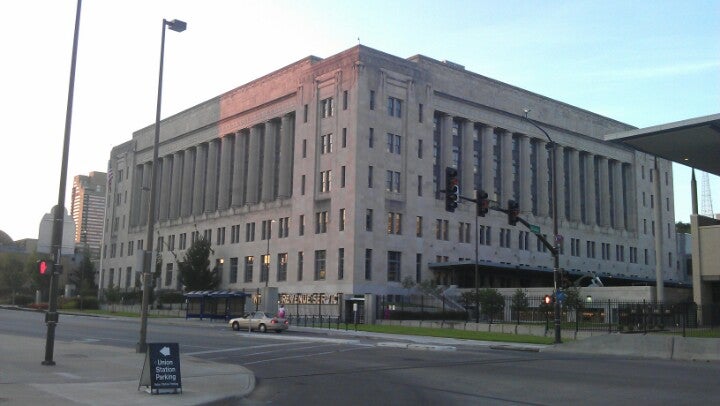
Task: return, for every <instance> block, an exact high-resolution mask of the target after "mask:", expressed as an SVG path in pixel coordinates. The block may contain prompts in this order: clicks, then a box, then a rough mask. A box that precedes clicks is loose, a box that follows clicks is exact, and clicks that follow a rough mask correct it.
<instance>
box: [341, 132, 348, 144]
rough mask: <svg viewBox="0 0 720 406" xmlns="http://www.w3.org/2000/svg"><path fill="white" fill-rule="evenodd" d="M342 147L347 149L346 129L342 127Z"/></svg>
mask: <svg viewBox="0 0 720 406" xmlns="http://www.w3.org/2000/svg"><path fill="white" fill-rule="evenodd" d="M341 142H342V147H343V148H345V147H347V128H345V127H343V129H342V140H341Z"/></svg>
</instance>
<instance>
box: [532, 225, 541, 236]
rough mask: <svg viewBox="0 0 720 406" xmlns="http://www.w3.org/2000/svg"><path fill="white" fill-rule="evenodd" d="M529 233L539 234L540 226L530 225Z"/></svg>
mask: <svg viewBox="0 0 720 406" xmlns="http://www.w3.org/2000/svg"><path fill="white" fill-rule="evenodd" d="M530 231H531V232H532V233H533V234H540V226H536V225H535V224H530Z"/></svg>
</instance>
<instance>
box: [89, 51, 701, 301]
mask: <svg viewBox="0 0 720 406" xmlns="http://www.w3.org/2000/svg"><path fill="white" fill-rule="evenodd" d="M526 108H530V109H531V112H530V117H531V118H533V119H534V120H535V121H536V122H538V123H539V125H540V126H542V127H543V128H544V129H545V130H546V131H547V132H548V133H549V135H550V137H551V138H552V140H553V141H555V142H556V143H557V144H558V145H559V147H558V151H557V157H558V161H557V164H556V165H557V167H556V169H557V174H558V179H557V180H558V199H557V202H556V203H557V205H558V214H559V227H560V234H561V235H562V236H563V244H562V253H561V256H560V266H561V267H562V268H564V269H565V270H567V271H568V272H569V273H570V274H571V275H575V276H579V275H584V274H587V273H593V274H595V275H598V276H600V277H601V278H602V279H603V281H604V282H605V283H606V284H607V283H611V284H612V283H619V284H633V283H640V284H642V283H650V284H652V283H654V280H655V264H656V261H658V260H659V261H660V262H661V265H662V270H663V275H664V279H665V282H666V283H667V284H672V283H681V282H683V281H687V280H688V277H687V275H685V274H682V273H681V272H679V271H678V264H677V261H678V258H677V255H676V240H675V239H676V237H675V220H674V207H673V183H672V167H671V163H670V162H669V161H667V160H662V159H658V160H657V165H658V169H659V170H657V171H656V170H655V169H654V168H655V165H656V159H655V157H654V156H651V155H648V154H645V153H642V152H638V151H635V150H633V149H630V148H628V147H625V146H623V145H620V144H615V143H610V142H606V141H605V140H604V136H605V135H607V134H611V133H617V132H621V131H626V130H629V129H632V128H633V127H631V126H629V125H626V124H623V123H620V122H618V121H615V120H612V119H610V118H606V117H602V116H600V115H597V114H594V113H591V112H588V111H585V110H582V109H579V108H577V107H573V106H570V105H567V104H565V103H562V102H559V101H556V100H552V99H550V98H547V97H544V96H541V95H538V94H535V93H532V92H529V91H526V90H523V89H519V88H517V87H513V86H511V85H508V84H505V83H501V82H498V81H496V80H493V79H490V78H487V77H484V76H481V75H478V74H476V73H473V72H470V71H467V70H465V68H464V67H463V66H461V65H458V64H456V63H452V62H449V61H437V60H434V59H431V58H428V57H425V56H421V55H417V56H413V57H410V58H408V59H402V58H399V57H396V56H393V55H389V54H386V53H383V52H380V51H377V50H374V49H371V48H368V47H365V46H360V45H359V46H356V47H353V48H351V49H348V50H346V51H344V52H341V53H339V54H337V55H334V56H331V57H328V58H325V59H322V58H318V57H314V56H310V57H307V58H305V59H303V60H300V61H298V62H296V63H293V64H291V65H289V66H286V67H284V68H282V69H280V70H277V71H275V72H272V73H270V74H268V75H266V76H264V77H261V78H259V79H257V80H254V81H252V82H250V83H248V84H246V85H243V86H240V87H238V88H236V89H234V90H231V91H229V92H227V93H225V94H222V95H220V96H217V97H215V98H213V99H211V100H208V101H206V102H203V103H201V104H199V105H197V106H195V107H192V108H190V109H188V110H186V111H183V112H181V113H179V114H176V115H174V116H172V117H169V118H167V119H165V120H164V121H163V122H162V123H161V135H160V144H159V156H160V160H159V167H158V170H159V171H160V172H159V178H158V179H159V180H160V182H159V185H160V186H159V187H158V188H157V190H155V191H154V193H157V194H156V199H157V200H156V201H157V203H158V204H157V207H156V209H157V211H156V219H157V223H156V226H155V230H156V231H157V241H156V242H155V247H156V249H158V250H160V253H161V254H162V258H163V260H164V262H163V265H162V267H163V269H162V276H161V278H160V288H162V289H177V288H180V287H181V285H180V283H179V282H178V275H177V264H176V263H175V261H174V259H173V255H172V254H175V255H177V256H178V258H182V255H183V254H184V252H185V250H187V249H188V248H189V247H190V245H191V243H192V241H193V240H194V239H197V238H203V237H204V238H206V239H209V240H210V241H211V243H212V247H213V250H214V254H213V256H212V258H211V266H212V267H215V268H217V269H218V271H220V274H221V277H222V285H221V287H222V288H223V289H237V290H242V289H245V290H253V291H254V290H255V289H256V288H258V287H261V286H266V284H269V285H270V286H277V287H278V289H279V292H281V293H287V294H290V295H294V294H313V293H318V294H325V295H334V294H336V293H344V294H365V293H375V294H402V293H404V292H406V290H405V289H404V288H403V286H402V281H403V280H404V279H406V278H407V277H410V278H412V280H413V281H416V282H418V281H422V280H427V279H433V280H436V281H437V283H438V284H442V285H458V286H460V287H461V288H462V287H471V286H474V273H473V272H472V271H471V270H472V269H473V268H474V263H475V262H474V259H475V241H476V237H475V236H476V231H478V235H479V238H478V242H479V259H480V261H479V264H480V265H479V269H480V280H479V284H480V286H482V287H487V286H492V287H514V286H517V287H532V286H550V285H551V281H552V277H551V272H550V271H551V270H552V263H553V260H552V256H551V255H550V252H548V250H547V249H545V248H543V246H542V245H541V244H540V243H539V241H537V238H536V237H535V236H534V235H533V234H532V233H530V232H529V231H528V230H527V229H526V228H524V227H522V226H521V225H518V226H509V225H508V222H507V216H506V215H505V214H503V213H501V212H499V211H494V210H491V211H490V212H489V213H488V215H487V216H485V217H480V218H479V227H478V229H477V230H476V228H475V224H476V209H475V205H474V203H471V202H462V203H461V204H460V206H459V207H458V209H457V210H456V211H455V212H454V213H450V212H447V211H446V210H445V200H444V194H443V193H441V192H440V190H442V189H444V187H445V185H444V182H445V168H446V167H448V166H452V167H456V168H457V169H458V172H459V178H460V189H461V194H462V195H463V196H466V197H470V198H474V193H475V192H474V190H475V189H483V190H485V191H487V192H488V193H489V195H490V198H491V199H492V200H494V201H496V202H497V203H498V204H499V205H500V206H501V207H506V204H507V201H508V200H510V199H513V200H516V201H518V202H519V204H520V211H521V216H522V217H523V218H526V219H527V220H528V221H529V222H530V223H532V224H535V225H538V226H539V227H540V228H541V230H542V231H541V232H542V233H543V234H546V235H548V236H549V237H550V238H552V223H553V222H552V218H551V212H552V204H553V202H552V199H551V197H552V193H551V189H552V188H551V187H550V183H549V179H550V169H549V161H550V155H551V154H550V153H549V151H548V149H547V148H546V147H547V145H548V139H547V138H546V137H545V136H544V135H543V134H542V133H541V132H539V131H538V130H537V129H536V128H535V127H533V126H532V125H531V124H530V123H528V122H527V121H525V120H524V119H523V115H524V109H526ZM153 138H154V126H149V127H146V128H144V129H141V130H139V131H137V132H136V133H134V134H133V137H132V140H130V141H127V142H126V143H124V144H121V145H118V146H116V147H114V148H113V150H112V152H111V156H110V162H109V167H110V170H111V171H113V173H114V174H115V175H114V177H115V181H114V182H113V183H112V186H111V188H109V190H108V198H107V209H106V220H105V230H104V235H103V250H102V251H103V252H102V256H103V257H102V266H101V276H100V286H101V287H107V286H109V285H110V284H112V285H113V286H119V287H121V288H123V289H125V288H127V289H132V288H134V287H136V286H139V280H140V278H139V275H138V273H139V272H140V271H141V265H140V264H141V260H140V258H141V250H142V249H143V245H144V241H143V239H145V238H146V226H147V220H148V207H149V192H148V191H149V190H150V183H151V167H152V152H153ZM654 182H659V183H660V190H661V193H660V195H657V194H656V185H655V184H654ZM656 206H660V208H661V210H655V207H656ZM658 213H659V214H658ZM658 219H659V221H658ZM656 243H657V245H656ZM656 246H657V247H659V248H660V250H661V252H659V254H658V255H656ZM268 262H269V264H270V265H269V272H267V273H266V272H265V268H264V264H266V263H268ZM613 281H615V282H613Z"/></svg>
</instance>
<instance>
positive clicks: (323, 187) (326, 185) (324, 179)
mask: <svg viewBox="0 0 720 406" xmlns="http://www.w3.org/2000/svg"><path fill="white" fill-rule="evenodd" d="M329 191H330V171H322V172H320V193H327V192H329Z"/></svg>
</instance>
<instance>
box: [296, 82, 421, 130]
mask: <svg viewBox="0 0 720 406" xmlns="http://www.w3.org/2000/svg"><path fill="white" fill-rule="evenodd" d="M348 99H349V94H348V91H347V90H345V91H343V94H342V109H343V110H347V108H348ZM369 103H370V110H375V91H374V90H371V91H370V100H369ZM402 105H403V101H402V100H401V99H398V98H397V97H392V96H391V97H388V98H387V114H388V116H390V117H397V118H401V117H402ZM319 110H320V117H321V118H329V117H333V116H334V115H335V103H334V98H333V97H327V98H325V99H322V100H320V106H319ZM308 115H309V107H308V105H307V104H306V105H304V106H303V123H307V122H308ZM420 122H422V104H420Z"/></svg>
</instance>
